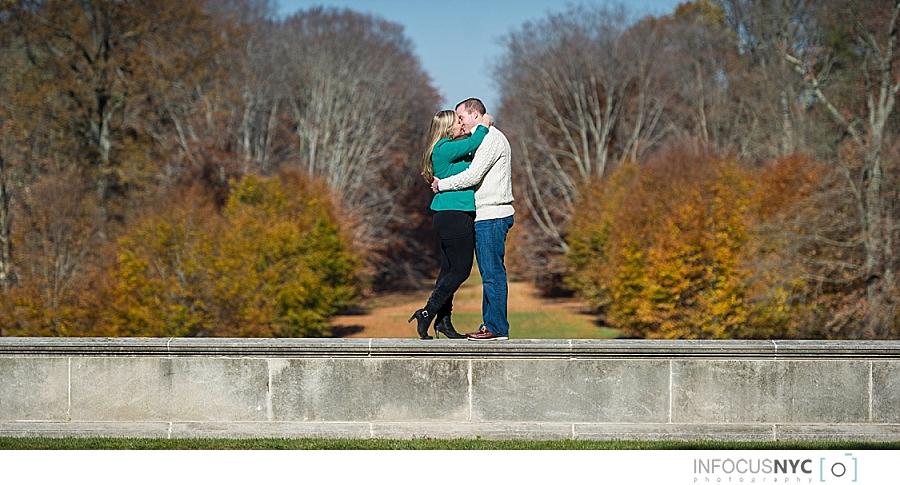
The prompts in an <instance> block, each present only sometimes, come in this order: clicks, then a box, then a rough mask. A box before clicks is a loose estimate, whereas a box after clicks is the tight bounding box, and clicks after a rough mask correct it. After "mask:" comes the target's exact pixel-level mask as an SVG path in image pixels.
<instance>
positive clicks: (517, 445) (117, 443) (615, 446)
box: [0, 437, 900, 450]
mask: <svg viewBox="0 0 900 485" xmlns="http://www.w3.org/2000/svg"><path fill="white" fill-rule="evenodd" d="M897 449H900V442H893V443H868V442H853V441H814V442H782V441H762V442H735V441H721V442H720V441H581V440H560V441H524V440H515V441H512V440H506V441H493V440H480V439H475V440H471V439H457V440H432V439H415V440H377V439H370V440H351V439H242V440H232V439H137V438H4V437H0V450H897Z"/></svg>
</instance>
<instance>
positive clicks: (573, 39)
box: [497, 7, 671, 272]
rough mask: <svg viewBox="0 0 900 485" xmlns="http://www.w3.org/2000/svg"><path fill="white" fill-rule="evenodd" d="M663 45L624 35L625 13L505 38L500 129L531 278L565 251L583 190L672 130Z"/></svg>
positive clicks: (596, 11)
mask: <svg viewBox="0 0 900 485" xmlns="http://www.w3.org/2000/svg"><path fill="white" fill-rule="evenodd" d="M663 40H664V39H663V37H662V36H661V35H660V32H659V30H658V29H657V28H656V27H655V26H654V25H653V24H652V23H649V22H648V23H639V24H634V25H631V26H630V27H629V19H628V15H627V12H626V11H625V9H624V7H619V8H614V9H613V8H589V7H578V8H572V9H569V10H568V11H566V12H564V13H561V14H554V15H549V16H548V17H547V18H546V19H544V20H542V21H539V22H536V23H527V24H525V25H524V26H523V27H522V29H520V30H518V31H514V32H512V33H511V34H509V35H508V36H507V37H506V38H505V40H504V43H505V45H506V48H507V54H506V56H505V57H504V59H503V62H502V65H501V68H500V69H498V71H497V72H498V74H497V81H498V83H499V84H500V85H501V86H502V88H503V102H504V104H503V109H502V111H501V113H500V117H499V120H500V121H503V122H506V123H509V125H508V126H507V127H506V128H507V131H508V133H509V134H510V138H512V139H514V144H515V146H516V147H517V148H518V155H517V159H518V160H519V162H518V163H517V164H516V165H515V167H516V169H517V171H516V174H515V175H516V179H517V184H516V187H517V199H518V200H522V201H523V202H524V203H525V205H526V208H527V212H528V214H529V215H530V217H529V220H528V222H529V223H533V224H534V230H533V231H528V232H529V233H530V237H532V238H533V244H530V245H529V246H531V247H532V248H533V249H534V251H533V252H532V255H531V261H530V263H531V266H533V267H534V268H535V270H537V271H540V272H543V271H546V270H547V269H548V268H550V267H552V266H554V262H553V260H554V258H555V257H554V256H553V255H554V254H555V255H557V256H558V255H561V254H564V253H565V252H566V251H567V249H568V246H567V243H566V241H565V227H566V224H567V222H568V220H569V218H570V217H571V214H572V210H573V204H574V201H575V199H576V198H577V197H578V196H579V192H580V191H581V190H582V188H583V187H584V186H585V185H586V184H587V183H588V182H589V181H590V180H591V179H592V178H596V177H601V176H603V174H604V173H605V172H606V171H607V170H608V169H609V168H610V167H611V166H613V165H615V164H618V163H622V162H625V161H635V160H638V159H640V158H641V157H642V155H643V154H644V153H645V152H646V151H647V150H649V149H652V148H653V147H654V146H655V145H656V144H657V143H658V142H659V141H660V140H661V138H662V137H663V136H664V135H665V133H666V132H667V131H668V129H669V127H668V124H667V123H665V122H664V121H665V120H664V116H665V111H666V106H667V104H668V102H669V99H668V98H669V97H670V96H671V90H670V88H669V87H668V85H667V83H665V82H663V81H664V79H665V78H666V73H665V71H664V66H665V65H664V63H663V61H664V56H665V49H664V45H663ZM557 269H558V268H557ZM551 271H552V269H551Z"/></svg>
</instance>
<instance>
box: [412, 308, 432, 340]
mask: <svg viewBox="0 0 900 485" xmlns="http://www.w3.org/2000/svg"><path fill="white" fill-rule="evenodd" d="M413 318H415V319H416V322H417V323H416V332H418V333H419V338H421V339H422V340H431V335H428V327H430V326H431V320H433V319H434V315H433V314H431V313H430V312H429V311H428V310H426V309H424V308H420V309H418V310H416V312H415V313H413V314H412V316H411V317H409V320H407V322H412V321H413Z"/></svg>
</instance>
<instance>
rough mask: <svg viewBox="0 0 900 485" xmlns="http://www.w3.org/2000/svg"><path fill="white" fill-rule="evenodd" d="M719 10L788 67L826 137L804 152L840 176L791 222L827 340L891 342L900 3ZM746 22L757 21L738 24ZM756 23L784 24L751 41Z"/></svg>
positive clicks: (731, 5) (735, 0)
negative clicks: (819, 304) (821, 308)
mask: <svg viewBox="0 0 900 485" xmlns="http://www.w3.org/2000/svg"><path fill="white" fill-rule="evenodd" d="M721 3H722V4H723V5H724V6H725V7H726V8H727V10H728V13H729V15H730V17H731V18H732V19H733V23H734V24H735V25H740V26H744V32H745V33H746V35H744V36H742V37H741V39H742V40H743V39H759V41H758V42H759V44H760V46H762V47H763V48H765V49H767V50H768V51H769V52H772V53H773V54H774V55H777V56H778V57H779V58H780V60H781V61H782V62H783V63H785V64H787V65H789V66H790V67H791V68H792V69H793V71H794V74H795V77H794V82H795V83H796V84H798V85H801V86H802V87H803V91H802V94H803V96H802V97H801V99H804V100H806V102H807V103H808V104H809V106H810V107H811V110H812V112H813V114H814V115H815V116H816V120H817V121H816V123H817V124H818V125H819V126H820V127H821V129H822V133H823V137H822V142H820V143H818V144H816V145H815V146H811V147H809V150H810V151H811V152H813V153H816V154H817V155H818V156H820V157H821V158H823V159H825V160H828V161H830V162H831V163H832V165H833V167H834V173H835V174H836V175H838V177H839V178H837V179H833V180H829V183H828V184H827V185H825V186H823V187H822V190H821V192H820V193H818V194H814V196H813V198H812V199H811V200H809V201H807V204H806V205H805V207H806V208H807V209H808V210H806V211H804V212H803V213H802V215H803V219H802V220H797V221H795V224H794V235H795V237H796V241H797V243H798V245H800V246H801V247H799V248H798V250H797V252H796V254H797V256H798V257H800V258H802V259H803V261H804V262H805V263H806V266H805V268H806V275H807V277H808V278H809V279H810V281H812V282H815V283H816V285H815V287H817V288H818V290H817V291H818V292H819V294H820V295H822V296H823V299H822V302H823V303H824V304H825V307H826V308H828V310H825V311H823V312H822V316H823V319H824V322H823V325H824V327H825V329H831V330H826V333H832V334H837V335H843V336H850V337H857V338H859V337H861V338H887V337H890V336H892V335H896V333H897V331H898V328H897V324H898V322H897V318H898V312H897V309H898V307H897V296H898V295H897V292H898V290H897V283H896V277H895V275H896V273H897V268H898V264H900V260H898V258H897V246H898V229H897V223H896V221H897V217H898V212H897V206H896V204H895V203H894V201H895V200H897V193H896V190H895V187H896V181H897V179H896V178H895V177H896V172H897V162H898V157H897V153H898V139H897V133H898V126H900V125H898V112H897V107H896V102H897V97H898V91H900V81H898V78H900V73H898V63H897V61H898V50H897V22H898V15H900V2H897V1H896V0H883V1H882V0H879V1H854V0H847V1H841V2H821V1H813V0H809V1H794V2H784V3H780V2H773V3H771V4H769V3H766V4H765V5H762V6H761V7H762V8H757V5H756V4H755V3H754V4H753V5H750V4H748V2H744V1H740V0H730V1H727V2H721ZM748 18H749V19H757V20H758V21H757V22H755V23H753V22H748V21H742V19H748ZM759 20H765V24H764V25H765V26H766V27H770V26H771V24H772V23H773V22H774V23H777V24H778V25H780V26H781V27H779V28H778V29H776V30H774V31H773V32H774V35H758V33H759V32H768V31H767V30H765V29H764V28H762V27H758V26H757V24H759V23H760V22H759ZM770 30H771V29H770ZM829 295H830V296H829ZM829 300H830V302H829ZM837 301H842V303H840V304H836V302H837Z"/></svg>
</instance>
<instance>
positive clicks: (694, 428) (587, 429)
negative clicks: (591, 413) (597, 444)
mask: <svg viewBox="0 0 900 485" xmlns="http://www.w3.org/2000/svg"><path fill="white" fill-rule="evenodd" d="M575 439H579V440H596V441H617V440H625V441H636V440H639V441H663V440H665V441H701V440H704V441H705V440H709V441H721V440H727V441H774V439H775V430H774V426H771V425H768V426H767V425H759V424H602V423H601V424H596V423H579V424H576V425H575Z"/></svg>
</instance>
